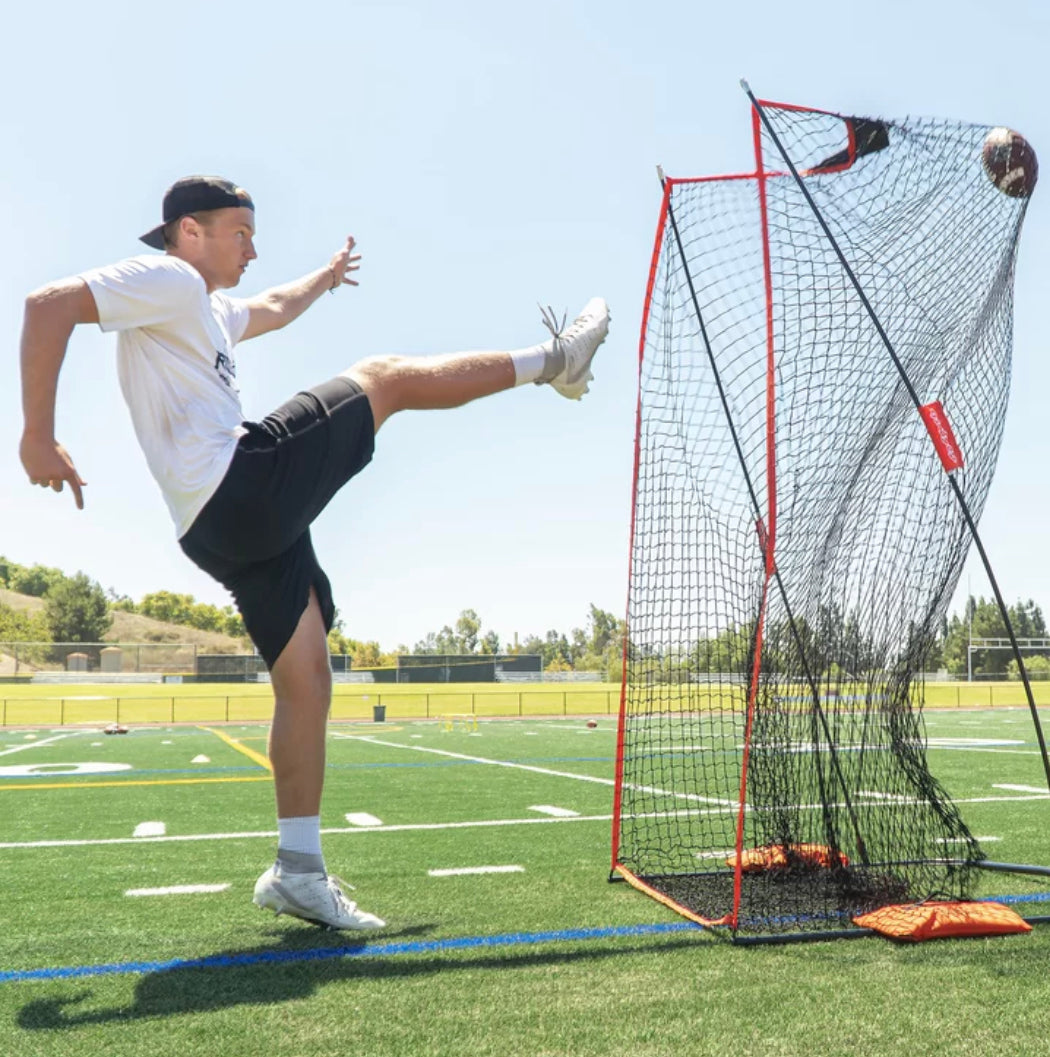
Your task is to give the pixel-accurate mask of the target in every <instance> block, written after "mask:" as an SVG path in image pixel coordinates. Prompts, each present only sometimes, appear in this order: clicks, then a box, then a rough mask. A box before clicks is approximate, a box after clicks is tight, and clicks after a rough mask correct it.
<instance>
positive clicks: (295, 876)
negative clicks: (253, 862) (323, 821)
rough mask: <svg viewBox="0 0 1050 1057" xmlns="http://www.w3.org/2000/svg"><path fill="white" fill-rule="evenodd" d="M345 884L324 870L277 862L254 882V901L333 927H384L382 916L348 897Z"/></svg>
mask: <svg viewBox="0 0 1050 1057" xmlns="http://www.w3.org/2000/svg"><path fill="white" fill-rule="evenodd" d="M345 884H346V882H345V881H340V880H339V878H338V877H333V876H331V875H330V874H325V873H288V872H287V871H284V870H282V869H281V868H280V866H279V865H278V864H277V863H275V864H274V865H273V866H271V867H270V869H269V870H267V871H266V873H264V874H263V875H262V877H260V878H259V880H258V881H256V882H255V895H254V896H253V897H252V902H254V903H255V905H256V906H257V907H260V908H262V909H263V910H272V911H274V912H275V913H276V914H278V915H281V914H290V915H291V916H292V917H297V918H302V919H303V921H311V922H313V923H314V924H315V925H324V926H326V927H328V928H330V929H360V930H363V929H381V928H384V927H385V926H386V922H385V921H384V920H383V919H382V918H377V917H376V916H375V914H369V913H366V912H365V911H364V910H359V909H358V907H357V904H356V903H354V902H353V901H352V900H350V899H347V897H346V893H345V892H344V891H343V885H345ZM347 887H349V886H347Z"/></svg>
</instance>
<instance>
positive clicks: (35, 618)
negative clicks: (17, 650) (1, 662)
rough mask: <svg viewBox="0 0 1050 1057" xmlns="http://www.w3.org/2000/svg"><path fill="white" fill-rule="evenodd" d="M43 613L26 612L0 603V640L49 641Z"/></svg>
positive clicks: (48, 630)
mask: <svg viewBox="0 0 1050 1057" xmlns="http://www.w3.org/2000/svg"><path fill="white" fill-rule="evenodd" d="M50 641H51V629H50V628H49V627H48V625H47V618H46V617H45V616H44V614H43V613H28V612H25V611H24V610H18V609H12V608H11V606H6V605H3V604H2V603H0V642H50Z"/></svg>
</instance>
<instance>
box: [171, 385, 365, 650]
mask: <svg viewBox="0 0 1050 1057" xmlns="http://www.w3.org/2000/svg"><path fill="white" fill-rule="evenodd" d="M244 426H245V428H246V429H247V430H248V432H247V433H246V434H245V435H244V436H243V437H241V439H240V441H239V443H238V445H237V450H236V452H235V453H234V456H233V461H232V462H231V463H230V468H229V470H227V472H226V476H225V477H224V478H223V479H222V483H221V484H220V485H219V487H218V489H217V490H216V492H215V494H214V495H213V496H212V497H211V499H209V500H208V502H207V503H206V504H205V506H204V509H203V510H202V511H201V512H200V514H198V515H197V518H196V520H195V521H194V522H193V524H192V525H191V526H190V528H189V531H188V532H187V533H186V534H185V535H184V536H183V537H182V538H181V539H180V540H179V544H180V545H181V547H182V549H183V551H184V552H185V553H186V555H187V556H188V557H189V558H190V559H191V561H193V562H194V563H196V564H197V565H199V566H200V568H202V569H203V570H204V571H205V572H206V573H208V574H209V575H211V576H213V577H214V578H215V579H216V580H218V581H219V583H221V584H222V585H223V586H224V587H225V588H226V589H227V590H228V591H229V592H230V593H231V594H232V595H233V597H234V601H235V602H236V603H237V608H238V609H239V610H240V612H241V616H242V617H243V618H244V624H245V627H246V628H247V629H248V634H249V635H250V636H251V638H252V641H253V642H254V643H255V645H256V646H257V647H258V650H259V652H260V653H261V654H262V656H263V659H264V660H265V661H266V665H267V667H268V668H272V667H273V665H274V662H275V661H276V660H277V658H278V657H279V656H280V655H281V651H282V650H283V649H284V647H285V646H287V645H288V640H289V639H290V638H291V637H292V634H293V633H294V631H295V629H296V626H297V625H298V623H299V619H300V617H301V616H302V615H303V612H304V610H305V609H306V606H307V603H308V602H309V598H310V588H311V587H313V588H314V590H315V591H316V592H317V599H318V601H319V602H320V604H321V613H322V615H323V616H324V622H325V628H326V630H330V629H331V627H332V621H333V620H334V619H335V606H334V604H333V602H332V588H331V585H330V584H329V582H328V577H327V576H325V574H324V570H322V568H321V566H320V565H319V564H318V561H317V557H316V555H315V554H314V548H313V543H312V542H311V540H310V523H311V522H312V521H313V520H314V518H315V517H317V515H318V514H320V513H321V511H322V510H323V509H324V508H325V507H326V506H327V505H328V502H329V500H330V499H331V498H332V496H334V495H335V493H336V492H338V491H339V489H340V488H342V486H343V485H344V484H346V482H347V481H349V480H350V478H351V477H353V476H354V474H356V473H358V472H359V471H360V470H362V469H363V468H364V467H365V466H367V465H368V463H369V462H370V461H371V459H372V452H373V450H374V447H375V423H374V420H373V418H372V407H371V405H370V404H369V402H368V397H367V396H365V394H364V393H363V392H362V390H361V387H360V386H359V385H358V384H357V383H356V382H352V381H351V380H350V379H349V378H343V377H339V378H333V379H332V380H331V381H328V382H325V383H324V384H322V385H319V386H316V387H315V388H313V389H310V390H307V391H306V392H302V393H299V394H298V395H297V396H295V397H293V398H292V399H291V400H289V401H288V402H287V403H286V404H282V405H281V407H279V408H278V409H277V410H276V411H274V412H273V414H271V415H267V416H266V418H264V419H263V420H262V422H245V423H244Z"/></svg>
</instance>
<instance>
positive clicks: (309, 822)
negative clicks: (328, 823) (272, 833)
mask: <svg viewBox="0 0 1050 1057" xmlns="http://www.w3.org/2000/svg"><path fill="white" fill-rule="evenodd" d="M277 847H278V848H279V849H280V850H281V851H295V852H300V853H301V854H303V855H320V854H321V816H320V815H305V816H302V817H299V818H279V819H278V820H277Z"/></svg>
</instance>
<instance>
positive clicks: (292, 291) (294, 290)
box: [241, 235, 361, 341]
mask: <svg viewBox="0 0 1050 1057" xmlns="http://www.w3.org/2000/svg"><path fill="white" fill-rule="evenodd" d="M355 245H356V243H355V242H354V237H353V235H348V236H347V239H346V244H345V245H344V246H343V247H342V248H341V249H339V250H338V251H337V252H336V254H335V255H334V256H333V257H332V259H331V261H329V262H328V265H327V267H325V268H318V269H317V271H315V272H310V274H309V275H304V276H303V277H302V278H301V279H296V280H295V281H294V282H291V283H285V285H284V286H274V287H272V288H271V289H269V290H266V291H264V292H263V293H261V294H259V295H258V297H254V298H252V299H251V300H250V301H249V302H248V309H249V312H250V315H249V317H248V326H247V327H246V328H245V331H244V333H243V334H242V335H241V341H246V340H247V339H248V338H255V337H258V336H259V335H260V334H266V333H267V332H269V331H271V330H279V329H280V328H281V327H286V326H288V324H289V323H291V322H292V320H293V319H298V318H299V316H301V315H302V314H303V313H304V312H305V311H306V310H307V309H308V308H309V307H310V306H311V305H312V304H313V303H314V302H315V301H316V300H317V299H318V298H319V297H320V296H321V295H322V294H323V293H325V292H326V291H327V290H336V289H337V288H338V287H340V286H342V285H343V284H344V283H345V284H346V285H347V286H357V280H356V279H354V278H352V275H353V273H354V272H356V271H357V269H358V268H359V267H360V266H361V265H360V260H361V255H360V254H359V253H357V254H355V253H354V246H355Z"/></svg>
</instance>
